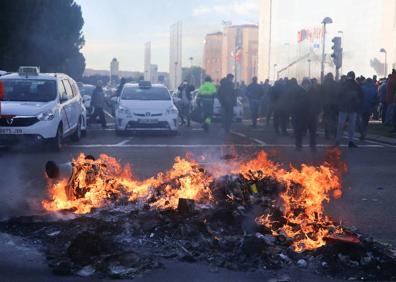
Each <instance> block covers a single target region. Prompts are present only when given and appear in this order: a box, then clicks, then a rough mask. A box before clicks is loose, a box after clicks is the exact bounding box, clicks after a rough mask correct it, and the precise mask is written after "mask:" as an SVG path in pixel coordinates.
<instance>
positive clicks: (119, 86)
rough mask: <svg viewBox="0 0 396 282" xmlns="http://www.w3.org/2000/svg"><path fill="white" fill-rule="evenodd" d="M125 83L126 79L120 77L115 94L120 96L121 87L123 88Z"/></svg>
mask: <svg viewBox="0 0 396 282" xmlns="http://www.w3.org/2000/svg"><path fill="white" fill-rule="evenodd" d="M125 83H126V79H125V78H121V80H120V84H119V85H118V87H117V90H116V92H115V96H117V97H120V95H121V92H122V89H124V85H125Z"/></svg>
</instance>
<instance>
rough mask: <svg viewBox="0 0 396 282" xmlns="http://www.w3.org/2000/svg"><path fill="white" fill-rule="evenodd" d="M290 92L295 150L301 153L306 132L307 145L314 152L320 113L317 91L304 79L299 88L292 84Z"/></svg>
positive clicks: (307, 79) (310, 82)
mask: <svg viewBox="0 0 396 282" xmlns="http://www.w3.org/2000/svg"><path fill="white" fill-rule="evenodd" d="M290 91H291V101H292V104H291V114H292V118H293V126H294V134H295V144H296V150H298V151H301V149H302V141H303V137H304V136H305V134H306V132H307V131H308V132H309V145H310V147H311V150H312V151H316V131H317V126H318V119H319V114H320V112H321V103H320V98H321V97H320V94H319V91H318V89H316V88H315V87H314V86H313V85H312V81H311V80H310V79H309V78H304V80H303V82H302V84H301V87H300V86H298V85H297V84H294V83H293V85H291V90H290Z"/></svg>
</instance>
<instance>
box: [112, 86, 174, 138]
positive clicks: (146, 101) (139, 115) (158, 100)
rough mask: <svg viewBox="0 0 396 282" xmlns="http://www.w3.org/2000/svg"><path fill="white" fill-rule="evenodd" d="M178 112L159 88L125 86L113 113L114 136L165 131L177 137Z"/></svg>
mask: <svg viewBox="0 0 396 282" xmlns="http://www.w3.org/2000/svg"><path fill="white" fill-rule="evenodd" d="M177 117H178V110H177V108H176V106H175V105H174V103H173V101H172V99H171V96H170V93H169V90H168V89H167V88H166V87H165V86H163V85H162V84H153V85H152V84H151V83H150V82H147V81H142V82H140V83H139V84H129V83H127V84H125V86H124V89H123V90H122V92H121V95H120V97H119V98H118V103H117V108H116V112H115V118H116V133H117V134H122V133H125V132H127V131H132V132H138V131H167V132H170V133H172V134H177V130H178V125H177Z"/></svg>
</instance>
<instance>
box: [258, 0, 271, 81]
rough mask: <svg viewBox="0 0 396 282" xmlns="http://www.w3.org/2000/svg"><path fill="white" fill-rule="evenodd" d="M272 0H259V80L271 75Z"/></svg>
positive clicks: (269, 77) (268, 77)
mask: <svg viewBox="0 0 396 282" xmlns="http://www.w3.org/2000/svg"><path fill="white" fill-rule="evenodd" d="M271 30H272V0H260V23H259V49H258V62H259V63H258V78H259V80H260V81H264V80H266V79H272V77H271V65H272V63H273V62H271V51H272V50H271V40H272V38H271V37H272V34H271Z"/></svg>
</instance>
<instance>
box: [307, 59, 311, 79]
mask: <svg viewBox="0 0 396 282" xmlns="http://www.w3.org/2000/svg"><path fill="white" fill-rule="evenodd" d="M311 62H312V60H311V59H308V77H309V78H311Z"/></svg>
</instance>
